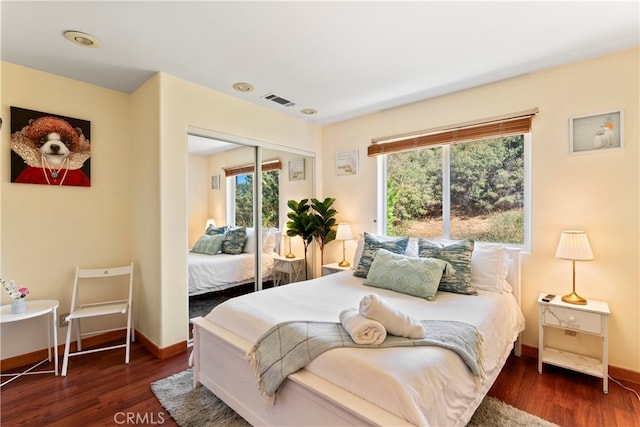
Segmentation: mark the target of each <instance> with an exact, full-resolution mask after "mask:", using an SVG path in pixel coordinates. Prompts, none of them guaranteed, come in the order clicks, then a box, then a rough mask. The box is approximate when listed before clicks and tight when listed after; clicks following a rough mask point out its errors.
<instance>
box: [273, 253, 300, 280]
mask: <svg viewBox="0 0 640 427" xmlns="http://www.w3.org/2000/svg"><path fill="white" fill-rule="evenodd" d="M304 267H305V266H304V258H285V257H279V258H274V259H273V286H280V285H281V284H283V283H293V282H298V281H300V280H302V278H303V277H304ZM285 275H286V276H287V281H285V280H284V276H285Z"/></svg>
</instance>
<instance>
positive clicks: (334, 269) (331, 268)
mask: <svg viewBox="0 0 640 427" xmlns="http://www.w3.org/2000/svg"><path fill="white" fill-rule="evenodd" d="M350 269H351V266H350V265H349V266H347V267H340V266H339V265H338V263H337V262H334V263H331V264H325V265H323V266H322V275H323V276H328V275H329V274H333V273H339V272H341V271H347V270H350Z"/></svg>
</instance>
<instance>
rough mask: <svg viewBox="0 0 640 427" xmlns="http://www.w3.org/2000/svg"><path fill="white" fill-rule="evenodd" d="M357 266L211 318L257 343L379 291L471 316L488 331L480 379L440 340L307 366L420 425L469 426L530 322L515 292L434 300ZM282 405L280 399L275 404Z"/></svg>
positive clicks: (253, 298)
mask: <svg viewBox="0 0 640 427" xmlns="http://www.w3.org/2000/svg"><path fill="white" fill-rule="evenodd" d="M363 281H364V279H360V278H357V277H354V276H353V275H352V272H341V273H337V274H333V275H330V276H326V277H322V278H318V279H315V280H310V281H306V282H299V283H294V284H290V285H287V286H284V287H279V288H272V289H267V290H264V291H261V292H256V293H253V294H249V295H244V296H242V297H239V298H233V299H231V300H228V301H226V302H225V303H223V304H220V305H218V306H217V307H216V308H215V309H214V310H213V311H212V312H211V313H209V314H208V315H207V316H206V319H207V320H209V321H211V322H213V323H215V324H217V325H219V326H221V327H223V328H225V329H227V330H230V331H232V332H234V333H235V334H237V335H238V336H240V337H242V338H245V339H247V340H249V341H251V342H254V341H256V340H257V339H258V338H259V337H260V336H261V335H262V334H263V333H265V332H266V331H267V330H268V329H269V328H270V327H271V326H273V325H275V324H277V323H279V322H283V321H289V320H317V321H333V322H338V321H339V314H340V312H341V311H342V310H343V309H345V308H349V307H358V303H359V301H360V300H361V299H362V297H363V296H364V295H366V294H368V293H376V294H378V295H380V296H381V297H383V298H384V299H385V300H387V301H388V302H390V303H391V304H393V305H396V306H399V307H402V308H403V310H405V311H406V312H407V313H408V314H409V315H411V316H413V317H415V318H417V319H444V320H447V319H450V320H460V321H464V322H467V323H470V324H472V325H474V326H476V327H477V328H478V330H479V331H480V333H481V334H482V336H483V340H484V345H483V355H482V357H483V364H484V370H485V374H486V377H485V378H486V379H485V381H484V383H483V384H478V383H477V382H476V381H475V379H474V377H473V375H472V374H471V372H470V371H469V369H468V368H467V366H466V365H465V364H464V363H463V362H462V360H461V359H460V358H459V357H458V356H457V355H456V354H455V353H454V352H452V351H450V350H446V349H443V348H439V347H419V348H410V349H406V348H388V349H375V350H373V349H357V348H356V349H352V348H351V349H347V348H340V349H334V350H330V351H328V352H326V353H324V354H322V355H320V356H319V357H318V358H316V359H315V360H314V361H313V362H311V363H310V364H308V365H307V366H306V367H305V368H304V369H306V370H308V371H310V372H312V373H314V374H315V375H317V376H319V377H321V378H324V379H326V380H327V381H329V382H332V383H334V384H336V385H338V386H340V387H342V388H344V389H345V390H348V391H350V392H351V393H353V394H355V395H357V396H359V397H361V398H363V399H365V400H368V401H370V402H372V403H374V404H376V405H377V406H379V407H382V408H384V409H386V410H387V411H389V412H391V413H393V414H396V415H398V416H400V417H402V418H404V419H406V420H407V421H408V422H409V423H412V424H415V425H434V426H439V425H465V424H466V423H467V422H468V420H469V419H470V418H471V416H472V415H473V412H474V411H475V408H476V407H477V406H478V404H479V403H480V401H481V400H482V398H483V397H484V395H485V393H486V391H488V389H489V387H490V385H491V383H492V382H493V381H494V380H495V378H496V377H497V375H498V373H499V369H500V368H501V366H502V365H503V363H504V360H505V359H506V357H507V356H508V354H509V351H510V349H511V348H512V345H513V342H514V341H515V340H516V338H517V336H518V334H519V333H520V332H521V331H522V330H523V329H524V318H523V316H522V313H521V311H520V308H519V307H518V305H517V303H516V301H515V299H514V298H513V296H512V295H511V294H510V293H502V294H501V293H497V292H490V291H479V295H477V296H466V295H458V294H451V293H446V292H438V293H437V295H436V300H435V301H426V300H423V299H420V298H416V297H412V296H408V295H404V294H401V293H397V292H393V291H389V290H384V289H379V288H373V287H369V286H364V285H363V284H362V282H363ZM276 405H277V403H276Z"/></svg>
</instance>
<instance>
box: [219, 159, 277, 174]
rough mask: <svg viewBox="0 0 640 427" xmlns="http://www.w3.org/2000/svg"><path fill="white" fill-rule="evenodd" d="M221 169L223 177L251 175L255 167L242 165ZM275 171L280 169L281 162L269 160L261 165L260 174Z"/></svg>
mask: <svg viewBox="0 0 640 427" xmlns="http://www.w3.org/2000/svg"><path fill="white" fill-rule="evenodd" d="M222 169H223V170H224V176H235V175H242V174H245V173H253V172H254V170H255V166H254V165H243V166H234V167H230V168H222ZM276 169H282V162H281V161H280V160H269V161H268V162H263V163H262V172H268V171H272V170H276Z"/></svg>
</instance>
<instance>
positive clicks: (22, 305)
mask: <svg viewBox="0 0 640 427" xmlns="http://www.w3.org/2000/svg"><path fill="white" fill-rule="evenodd" d="M25 311H27V301H26V300H25V299H24V298H18V299H14V300H13V302H12V303H11V313H12V314H18V313H23V312H25Z"/></svg>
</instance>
